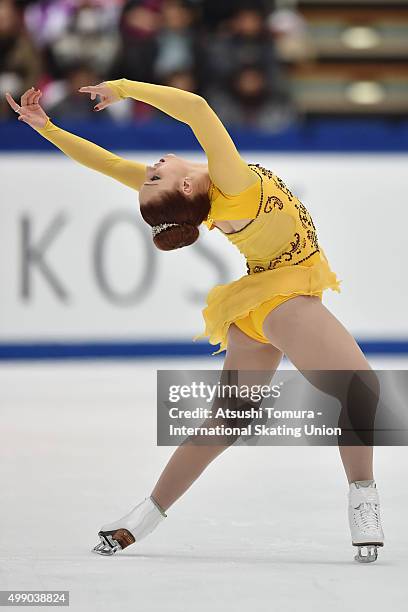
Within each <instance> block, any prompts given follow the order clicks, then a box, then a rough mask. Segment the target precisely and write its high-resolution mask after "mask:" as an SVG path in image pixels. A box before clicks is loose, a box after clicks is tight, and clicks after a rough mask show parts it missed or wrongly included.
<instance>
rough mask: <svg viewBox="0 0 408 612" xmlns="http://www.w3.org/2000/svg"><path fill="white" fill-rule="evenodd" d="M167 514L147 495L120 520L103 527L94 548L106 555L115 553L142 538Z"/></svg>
mask: <svg viewBox="0 0 408 612" xmlns="http://www.w3.org/2000/svg"><path fill="white" fill-rule="evenodd" d="M166 516H167V515H166V514H165V513H164V512H163V510H162V509H161V508H159V506H158V505H157V504H156V503H155V502H154V501H153V500H152V498H151V497H147V498H146V499H145V500H144V501H142V502H141V503H140V504H138V505H137V506H136V507H135V508H133V510H131V511H130V512H129V513H128V514H126V515H125V516H123V517H122V518H121V519H119V520H118V521H115V522H114V523H109V524H108V525H104V526H103V527H101V530H100V531H99V533H98V535H99V537H100V539H101V541H100V543H99V544H97V545H96V546H95V548H93V552H95V553H98V554H99V555H105V556H111V555H114V554H115V553H116V552H118V551H119V550H123V549H124V548H126V547H127V546H130V545H131V544H133V543H134V542H139V541H140V540H142V539H143V538H144V537H145V536H147V535H148V534H149V533H151V532H152V531H153V530H154V529H155V528H156V527H157V525H158V524H159V523H160V522H161V521H162V520H163V519H164V518H165V517H166Z"/></svg>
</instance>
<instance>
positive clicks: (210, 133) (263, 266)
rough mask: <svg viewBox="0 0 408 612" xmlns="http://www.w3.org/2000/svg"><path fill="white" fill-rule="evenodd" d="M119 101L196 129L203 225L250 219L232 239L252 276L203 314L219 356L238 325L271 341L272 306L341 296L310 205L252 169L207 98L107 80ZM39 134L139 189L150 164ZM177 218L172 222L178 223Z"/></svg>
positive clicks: (63, 136)
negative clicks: (204, 193) (327, 293)
mask: <svg viewBox="0 0 408 612" xmlns="http://www.w3.org/2000/svg"><path fill="white" fill-rule="evenodd" d="M106 85H107V86H108V87H109V88H111V90H112V91H113V92H114V93H115V94H116V96H117V98H118V99H122V98H128V97H130V98H134V99H135V100H140V101H142V102H145V103H147V104H151V105H152V106H155V107H156V108H158V109H160V110H161V111H163V112H164V113H167V114H168V115H170V116H171V117H174V118H175V119H177V120H178V121H182V122H184V123H186V124H187V125H189V126H190V128H191V129H192V131H193V132H194V134H195V136H196V138H197V140H198V141H199V143H200V144H201V146H202V148H203V150H204V152H205V154H206V157H207V161H208V175H209V178H210V189H209V198H210V202H211V208H210V212H209V215H208V218H207V220H206V221H204V223H205V224H206V225H207V227H208V228H209V229H210V230H211V229H214V222H215V221H237V220H245V219H249V220H250V222H249V224H248V225H246V226H245V227H244V228H243V229H241V230H239V231H236V232H233V233H228V234H225V236H226V238H227V239H228V240H229V241H230V242H232V244H234V245H235V246H236V247H237V248H238V249H239V251H240V252H241V253H242V254H243V255H244V256H245V258H246V261H247V275H246V276H244V277H242V278H240V279H239V280H237V281H233V282H231V283H229V284H226V285H219V286H216V287H214V288H213V289H212V290H211V291H210V292H209V294H208V297H207V306H206V307H205V309H204V310H203V315H204V320H205V331H204V333H203V334H201V335H200V336H196V338H197V337H203V336H209V341H210V343H211V344H218V343H220V348H219V350H218V351H216V352H220V351H222V350H225V349H226V347H227V334H228V328H229V326H230V325H231V324H232V323H235V324H236V325H238V327H240V328H241V329H242V330H243V331H244V332H245V333H247V334H248V335H249V336H251V337H253V338H255V339H256V340H259V341H260V342H268V340H267V338H266V337H265V336H264V335H263V331H262V323H263V320H264V318H265V316H266V315H267V314H268V312H270V311H271V310H272V309H273V308H276V306H278V305H279V304H281V303H282V302H284V301H285V300H287V299H290V298H291V297H294V296H296V295H316V296H319V297H320V298H321V297H322V292H323V290H325V289H328V288H330V289H333V290H334V291H340V288H339V285H340V282H341V281H339V280H338V279H337V277H336V275H335V274H334V272H332V270H331V269H330V266H329V264H328V261H327V259H326V256H325V254H324V252H323V249H322V248H321V246H320V244H319V242H318V238H317V233H316V228H315V226H314V224H313V220H312V218H311V216H310V214H309V212H308V211H307V209H306V208H305V206H304V205H303V204H302V203H301V202H300V201H299V200H298V198H296V196H294V195H293V193H292V192H291V191H290V190H289V189H288V188H287V187H286V185H285V184H284V183H283V182H282V180H281V179H280V178H278V176H276V174H274V173H273V172H272V171H271V170H266V169H265V168H263V167H261V166H259V165H255V164H247V163H246V162H245V161H244V160H243V159H242V157H241V155H240V153H239V152H238V150H237V148H236V146H235V144H234V142H233V141H232V139H231V137H230V135H229V134H228V132H227V130H226V129H225V127H224V126H223V124H222V122H221V121H220V119H219V118H218V116H217V115H216V113H215V112H214V111H213V110H212V108H211V107H210V106H209V105H208V104H207V102H206V101H205V100H204V99H203V98H202V97H200V96H197V95H195V94H193V93H190V92H187V91H182V90H180V89H177V88H175V87H166V86H162V85H152V84H150V83H142V82H139V81H129V80H128V79H118V80H116V81H108V82H107V83H106ZM37 131H38V132H39V133H40V134H41V135H42V136H43V137H44V138H46V139H47V140H49V141H51V142H52V143H54V144H55V145H56V146H57V147H59V149H61V151H63V152H64V153H65V154H66V155H68V156H70V157H71V158H72V159H75V160H76V161H78V162H79V163H81V164H83V165H85V166H87V167H88V168H92V169H93V170H97V171H98V172H102V173H103V174H106V175H108V176H111V177H112V178H114V179H116V180H118V181H120V182H121V183H123V184H124V185H127V186H128V187H131V188H133V189H135V190H137V191H139V190H140V189H141V187H142V185H143V183H144V181H145V180H146V166H145V165H144V164H141V163H138V162H134V161H130V160H127V159H124V158H122V157H119V156H118V155H115V154H114V153H111V152H110V151H106V150H105V149H103V148H101V147H99V146H97V145H95V144H94V143H91V142H89V141H87V140H84V139H83V138H80V137H78V136H75V135H74V134H70V133H69V132H66V131H65V130H62V129H61V128H59V127H57V126H55V125H54V124H53V123H52V122H51V121H50V120H48V121H47V124H46V125H45V127H44V128H42V129H37ZM171 221H172V219H170V218H169V219H168V222H171Z"/></svg>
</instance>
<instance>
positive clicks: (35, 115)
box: [6, 87, 48, 129]
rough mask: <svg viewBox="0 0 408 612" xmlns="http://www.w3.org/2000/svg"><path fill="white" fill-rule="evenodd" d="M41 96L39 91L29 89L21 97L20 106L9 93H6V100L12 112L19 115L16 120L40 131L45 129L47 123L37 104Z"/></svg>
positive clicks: (46, 117) (46, 118)
mask: <svg viewBox="0 0 408 612" xmlns="http://www.w3.org/2000/svg"><path fill="white" fill-rule="evenodd" d="M41 96H42V92H41V91H40V90H39V89H34V87H31V89H27V91H26V92H25V93H23V95H22V96H21V102H20V106H19V105H18V104H17V102H16V101H15V100H14V98H13V96H11V94H9V93H6V100H7V102H8V103H9V104H10V106H11V108H12V109H13V111H14V112H16V113H18V114H19V115H20V116H19V118H18V120H19V121H24V123H28V125H29V126H31V127H32V128H39V129H41V128H43V127H45V125H46V123H47V121H48V116H47V115H46V114H45V112H44V111H43V109H42V108H41V106H40V105H39V104H38V102H39V99H40V98H41Z"/></svg>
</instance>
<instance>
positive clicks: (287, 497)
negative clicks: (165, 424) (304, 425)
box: [0, 358, 408, 612]
mask: <svg viewBox="0 0 408 612" xmlns="http://www.w3.org/2000/svg"><path fill="white" fill-rule="evenodd" d="M370 362H371V365H372V366H373V367H377V368H381V367H387V368H395V369H406V368H407V366H408V360H406V359H403V358H401V359H396V360H386V361H384V360H380V359H371V360H370ZM218 367H221V361H219V360H217V359H208V360H207V359H191V360H189V361H185V360H174V361H171V360H169V359H167V360H165V361H161V360H155V361H133V362H105V363H82V364H81V363H72V364H69V363H59V364H52V363H48V364H37V365H33V364H20V365H15V364H14V365H13V364H3V365H2V366H1V367H0V427H1V430H0V431H1V443H0V482H1V503H0V524H1V526H2V527H1V534H0V588H1V589H3V590H6V589H24V590H28V589H37V590H38V589H44V590H52V589H61V590H62V589H63V590H69V591H70V597H71V610H73V611H75V612H79V611H81V612H82V611H85V610H86V611H87V612H93V611H98V612H99V611H101V612H104V611H105V610H109V611H111V610H112V611H116V610H120V611H124V612H127V611H129V612H130V611H132V612H135V611H139V610H141V611H143V612H150V611H160V612H162V611H163V610H165V611H166V612H173V611H174V612H176V611H177V612H179V611H184V610H185V611H189V612H190V611H191V612H204V611H205V612H212V611H223V612H224V611H234V612H241V611H244V610H245V611H246V610H251V611H252V610H266V609H272V610H279V611H286V610H287V611H297V610H301V611H302V612H304V611H309V610H310V611H312V610H313V611H316V612H320V611H322V610H331V611H336V612H337V611H340V610H341V611H342V612H343V611H344V610H351V609H357V610H362V611H364V610H370V612H374V611H377V610H378V611H381V612H382V611H383V610H387V609H389V607H390V605H392V610H393V612H397V611H402V610H406V605H407V603H406V602H407V584H406V574H407V569H408V550H407V541H406V540H407V538H406V511H407V507H408V492H407V486H406V483H407V480H408V479H407V472H408V470H407V456H408V453H407V449H406V448H377V449H376V452H375V456H376V461H375V468H376V479H377V483H378V486H379V492H380V496H381V501H382V503H383V506H382V513H383V522H384V529H385V535H386V546H385V547H384V549H382V550H381V551H380V556H379V560H378V562H377V563H376V564H371V565H368V566H366V565H359V564H357V563H356V562H355V561H353V555H354V552H355V549H353V548H352V547H351V545H350V535H349V530H348V524H347V514H346V499H347V498H346V496H347V484H346V480H345V477H344V474H343V471H342V466H341V463H340V459H339V456H338V450H337V449H336V448H333V447H331V448H325V447H299V448H296V447H280V448H273V447H272V448H271V447H269V448H268V447H235V448H232V449H229V450H228V451H227V452H226V453H224V454H223V455H221V457H219V458H218V459H217V460H216V461H215V462H214V463H213V464H212V465H211V466H210V467H209V468H208V470H207V471H206V472H205V473H204V474H203V476H202V477H201V478H200V480H199V481H198V482H197V483H195V485H194V486H193V487H192V488H191V489H190V490H189V491H188V492H187V493H186V494H185V496H184V497H183V498H181V499H180V500H179V501H178V503H177V504H175V505H174V506H173V507H172V508H171V509H170V510H169V512H168V518H167V519H166V521H164V522H163V523H162V524H161V525H160V526H159V527H158V529H157V530H156V531H155V532H154V533H153V534H151V535H150V536H149V537H148V538H146V539H145V540H144V541H143V542H141V543H140V544H136V545H134V546H132V547H130V548H128V549H127V550H125V551H123V552H122V553H119V554H118V555H116V556H115V557H113V558H104V557H100V556H98V555H95V554H93V553H91V552H90V549H91V548H92V547H93V546H94V545H95V544H96V543H97V542H98V538H97V536H96V534H97V531H98V528H99V527H100V526H101V525H102V524H103V523H106V522H108V521H112V520H116V519H117V518H119V516H122V515H123V514H124V513H125V512H127V511H128V510H129V509H130V508H131V507H133V506H134V505H135V504H136V503H137V502H138V501H140V500H141V499H143V498H144V497H145V496H146V495H148V494H149V493H150V491H151V489H152V486H153V485H154V483H155V481H156V479H157V477H158V476H159V474H160V471H161V469H162V467H163V466H164V464H165V462H166V460H167V458H168V457H169V456H170V454H171V453H172V451H173V449H171V448H160V447H159V448H158V447H156V444H155V434H156V431H155V427H156V414H155V397H156V396H155V394H156V391H155V389H156V370H157V369H199V368H206V369H212V368H218ZM282 367H285V368H287V367H290V366H288V364H287V363H285V362H284V363H283V364H282Z"/></svg>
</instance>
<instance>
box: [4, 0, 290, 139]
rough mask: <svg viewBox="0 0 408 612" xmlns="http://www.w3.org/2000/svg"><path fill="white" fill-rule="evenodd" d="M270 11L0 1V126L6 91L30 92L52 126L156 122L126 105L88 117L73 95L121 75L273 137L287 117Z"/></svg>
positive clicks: (261, 2) (259, 1) (240, 5)
mask: <svg viewBox="0 0 408 612" xmlns="http://www.w3.org/2000/svg"><path fill="white" fill-rule="evenodd" d="M275 14H278V13H276V12H274V2H273V0H0V94H1V96H2V100H1V103H0V119H7V118H9V117H10V114H11V111H10V108H9V106H8V105H7V104H5V103H4V93H5V91H10V92H11V93H12V94H13V95H14V96H15V97H17V98H18V97H19V96H20V95H21V94H22V92H23V91H24V90H25V89H27V88H29V87H31V86H32V85H34V86H38V87H41V89H42V90H43V99H42V103H43V105H44V107H45V109H46V110H47V112H49V113H50V114H52V115H53V117H55V118H58V119H64V118H66V119H81V120H82V119H92V120H93V119H95V120H100V118H101V117H102V118H103V119H105V120H106V119H107V118H111V119H112V120H117V121H120V120H129V119H136V120H149V119H151V118H160V119H164V117H163V115H162V113H160V112H158V111H157V110H155V109H153V108H152V107H149V106H148V105H145V104H142V103H139V102H134V101H131V100H126V102H124V103H123V104H121V105H113V106H112V107H110V109H108V112H105V113H103V114H98V113H94V112H93V111H92V108H93V103H92V102H90V101H89V100H88V99H86V98H85V96H81V95H80V94H78V89H79V87H81V86H82V85H84V84H90V83H97V82H100V81H102V80H108V79H116V78H120V77H126V78H129V79H132V80H138V81H147V82H153V83H160V84H164V85H169V86H172V87H179V88H180V89H185V90H187V91H192V92H196V93H199V94H201V95H204V96H205V97H206V98H207V99H208V100H209V102H210V104H211V105H212V106H213V107H214V109H215V110H216V111H217V112H218V113H219V115H220V117H221V119H222V120H223V121H224V122H225V123H226V124H232V125H238V126H240V125H241V126H252V127H255V128H260V129H263V130H271V131H274V130H279V129H281V128H283V127H285V126H286V125H287V124H288V123H290V121H293V119H294V116H295V115H294V111H293V109H292V105H291V96H290V90H289V87H288V81H287V79H286V77H285V72H284V70H283V68H282V62H281V59H280V56H279V52H278V51H277V45H276V41H278V39H279V41H278V42H279V45H282V40H281V39H282V18H281V21H279V20H278V19H275V20H274V15H275ZM281 17H282V14H281ZM299 27H300V26H299ZM119 107H120V108H119Z"/></svg>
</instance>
